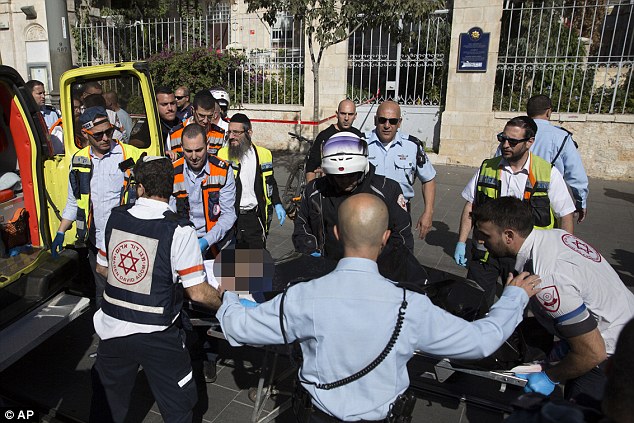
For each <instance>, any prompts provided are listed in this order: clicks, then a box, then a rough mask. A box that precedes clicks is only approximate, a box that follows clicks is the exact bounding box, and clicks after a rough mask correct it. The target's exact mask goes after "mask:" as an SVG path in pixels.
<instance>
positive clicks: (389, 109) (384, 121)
mask: <svg viewBox="0 0 634 423" xmlns="http://www.w3.org/2000/svg"><path fill="white" fill-rule="evenodd" d="M374 125H375V126H376V135H377V137H378V138H379V140H380V141H381V142H382V143H383V144H387V143H389V142H391V141H392V140H393V139H394V137H395V136H396V131H398V128H399V127H400V126H401V107H400V106H399V105H398V104H397V103H396V102H394V101H391V100H388V101H384V102H383V103H381V104H380V105H379V108H378V109H376V115H375V116H374Z"/></svg>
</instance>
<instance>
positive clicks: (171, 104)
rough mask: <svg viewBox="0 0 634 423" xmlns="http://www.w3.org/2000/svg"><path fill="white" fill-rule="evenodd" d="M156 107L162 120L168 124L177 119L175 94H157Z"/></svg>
mask: <svg viewBox="0 0 634 423" xmlns="http://www.w3.org/2000/svg"><path fill="white" fill-rule="evenodd" d="M156 105H157V106H158V112H159V116H160V117H161V119H163V120H164V121H166V122H171V121H173V120H174V119H176V97H175V96H174V94H157V95H156Z"/></svg>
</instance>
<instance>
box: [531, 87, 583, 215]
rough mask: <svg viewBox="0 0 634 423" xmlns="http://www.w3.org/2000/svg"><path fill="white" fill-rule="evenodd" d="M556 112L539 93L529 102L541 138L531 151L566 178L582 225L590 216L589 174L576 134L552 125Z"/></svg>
mask: <svg viewBox="0 0 634 423" xmlns="http://www.w3.org/2000/svg"><path fill="white" fill-rule="evenodd" d="M552 113H553V109H552V103H551V100H550V97H548V96H546V95H544V94H539V95H536V96H533V97H531V98H529V99H528V104H527V105H526V114H527V115H528V116H529V117H531V118H533V119H534V120H535V123H536V124H537V135H535V142H534V143H533V145H532V146H531V151H532V152H533V153H534V154H535V155H537V156H539V157H541V158H542V159H544V160H546V161H547V162H550V164H552V165H553V166H555V167H556V168H557V170H558V171H559V172H560V173H561V174H562V175H563V176H564V180H565V181H566V183H567V184H568V186H569V187H570V189H571V191H572V196H573V197H574V199H575V206H576V213H577V214H578V218H577V222H578V223H581V222H583V220H584V219H585V217H586V213H587V200H588V175H587V174H586V170H585V169H584V167H583V163H582V162H581V156H580V155H579V151H578V150H577V147H576V146H577V143H576V142H575V141H574V140H573V139H572V133H571V132H569V131H567V130H566V129H564V128H561V127H557V126H554V125H551V124H550V122H549V120H550V117H551V115H552Z"/></svg>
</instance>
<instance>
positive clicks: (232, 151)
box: [228, 139, 251, 160]
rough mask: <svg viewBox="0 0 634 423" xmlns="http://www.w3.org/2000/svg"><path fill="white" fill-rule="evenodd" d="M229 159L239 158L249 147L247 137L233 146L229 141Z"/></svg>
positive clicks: (249, 142) (249, 143)
mask: <svg viewBox="0 0 634 423" xmlns="http://www.w3.org/2000/svg"><path fill="white" fill-rule="evenodd" d="M228 147H229V160H240V159H241V158H242V157H244V155H245V154H246V153H247V151H249V148H251V141H249V140H247V139H243V140H242V141H240V144H238V145H236V146H234V145H233V143H232V142H231V141H229V146H228Z"/></svg>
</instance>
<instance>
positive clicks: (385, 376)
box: [216, 257, 528, 421]
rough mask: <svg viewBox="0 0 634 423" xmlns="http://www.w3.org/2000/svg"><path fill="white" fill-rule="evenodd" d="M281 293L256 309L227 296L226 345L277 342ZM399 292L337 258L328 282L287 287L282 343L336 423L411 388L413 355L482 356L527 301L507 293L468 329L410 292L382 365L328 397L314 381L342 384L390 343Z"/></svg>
mask: <svg viewBox="0 0 634 423" xmlns="http://www.w3.org/2000/svg"><path fill="white" fill-rule="evenodd" d="M281 298H282V296H281V295H278V296H277V297H275V298H273V299H272V300H270V301H268V302H265V303H262V304H260V305H259V306H258V307H255V308H249V309H247V308H245V307H243V306H242V305H241V304H240V303H239V299H238V296H237V295H236V294H235V293H232V292H228V291H227V292H225V294H224V298H223V303H222V306H221V307H220V309H219V310H218V313H217V314H216V317H217V318H218V320H219V321H220V324H221V326H222V330H223V332H224V335H225V337H226V339H227V340H228V341H229V343H230V344H231V345H233V346H239V345H244V344H255V345H271V344H283V343H284V340H283V337H282V332H281V329H280V319H279V312H280V301H281ZM402 301H403V289H401V288H398V287H396V286H394V284H393V282H391V281H389V280H388V279H385V278H384V277H382V276H381V275H380V274H379V271H378V268H377V265H376V263H375V262H374V261H371V260H368V259H363V258H350V257H348V258H343V259H341V260H340V261H339V263H338V264H337V268H336V269H335V270H334V271H333V272H331V273H329V274H328V275H326V276H324V277H321V278H319V279H315V280H312V281H309V282H302V283H298V284H297V285H295V286H292V287H290V288H289V289H288V291H287V294H286V299H285V300H284V327H285V332H286V336H287V339H288V342H293V341H296V340H300V345H301V348H302V353H303V357H304V360H303V363H302V367H301V369H300V371H299V378H300V380H302V384H303V386H304V388H306V390H307V391H308V392H309V393H310V395H311V397H312V398H313V404H315V405H316V406H317V407H319V408H320V409H321V410H323V411H324V412H326V413H328V414H330V415H332V416H335V417H337V418H339V419H341V420H346V421H348V420H352V421H354V420H359V419H363V420H380V419H384V418H385V417H386V415H387V413H388V411H389V407H390V404H391V403H392V402H393V401H394V400H395V399H396V397H397V396H398V395H400V394H401V393H403V392H404V391H405V390H406V389H407V387H408V386H409V376H408V373H407V362H408V360H409V359H410V358H411V357H412V355H413V354H414V351H416V350H421V351H425V352H426V353H429V354H433V355H437V356H440V357H455V358H463V359H475V358H481V357H486V356H488V355H490V354H492V353H493V352H495V350H497V349H498V347H499V346H500V345H501V344H502V343H503V342H504V341H505V340H506V339H507V338H508V337H509V336H510V335H511V333H512V332H513V330H514V328H515V327H516V326H517V324H519V323H520V322H521V320H522V313H523V310H524V307H525V306H526V304H527V303H528V296H527V295H526V293H525V291H524V290H523V289H521V288H518V287H507V288H506V289H505V290H504V293H503V295H502V298H500V300H499V301H498V302H496V303H495V304H494V305H493V307H492V308H491V311H490V312H489V314H488V316H487V317H486V318H484V319H481V320H478V321H476V322H467V321H465V320H462V319H460V318H458V317H456V316H453V315H452V314H449V313H447V312H446V311H444V310H442V309H440V308H438V307H436V306H434V305H433V304H432V303H431V301H430V300H429V298H427V297H426V296H424V295H420V294H417V293H414V292H411V291H407V302H408V305H407V309H406V310H405V319H404V322H403V326H402V329H401V332H400V335H399V337H398V340H397V342H396V344H395V345H394V348H393V349H392V351H391V352H390V353H389V355H388V356H387V358H386V359H385V360H384V361H383V362H382V363H381V364H379V365H378V366H377V367H376V368H375V369H374V370H372V371H371V372H369V373H368V374H366V375H365V376H363V377H361V378H360V379H357V380H356V381H354V382H351V383H349V384H347V385H345V386H341V387H338V388H335V389H332V390H323V389H317V388H316V387H315V386H314V385H311V384H309V383H306V382H313V383H330V382H335V381H337V380H339V379H342V378H345V377H348V376H350V375H352V374H354V373H356V372H358V371H359V370H361V369H363V368H364V367H365V366H366V365H367V364H368V363H370V362H372V361H373V360H374V359H375V358H376V357H377V356H378V355H379V354H380V353H381V352H382V351H383V349H384V348H385V346H386V345H387V343H388V341H389V340H390V338H391V336H392V332H393V331H394V327H395V324H396V319H397V315H398V311H399V307H400V306H401V302H402Z"/></svg>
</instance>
